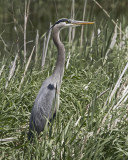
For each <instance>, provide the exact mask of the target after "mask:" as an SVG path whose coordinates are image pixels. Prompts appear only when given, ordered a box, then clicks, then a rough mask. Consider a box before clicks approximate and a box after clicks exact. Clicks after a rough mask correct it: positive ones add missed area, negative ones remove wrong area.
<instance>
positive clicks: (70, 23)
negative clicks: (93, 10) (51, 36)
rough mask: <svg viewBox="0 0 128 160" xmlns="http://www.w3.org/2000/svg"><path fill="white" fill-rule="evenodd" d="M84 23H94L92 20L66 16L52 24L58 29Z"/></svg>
mask: <svg viewBox="0 0 128 160" xmlns="http://www.w3.org/2000/svg"><path fill="white" fill-rule="evenodd" d="M85 24H94V22H87V21H77V20H73V19H67V18H62V19H59V20H58V21H57V22H56V23H55V24H54V25H53V26H52V28H54V27H57V28H59V29H63V28H67V27H77V26H81V25H85Z"/></svg>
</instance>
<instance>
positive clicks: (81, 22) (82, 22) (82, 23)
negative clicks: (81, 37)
mask: <svg viewBox="0 0 128 160" xmlns="http://www.w3.org/2000/svg"><path fill="white" fill-rule="evenodd" d="M94 23H95V22H86V21H75V20H74V21H72V24H73V25H85V24H94Z"/></svg>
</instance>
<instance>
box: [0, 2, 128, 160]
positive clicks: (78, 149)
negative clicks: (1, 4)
mask: <svg viewBox="0 0 128 160" xmlns="http://www.w3.org/2000/svg"><path fill="white" fill-rule="evenodd" d="M93 2H95V3H94V4H95V5H96V6H98V7H100V9H101V11H102V14H104V13H105V15H107V14H108V12H107V13H106V11H105V9H104V8H103V7H102V6H101V5H100V4H99V3H98V2H97V1H93ZM29 3H30V1H27V2H25V6H26V7H25V14H26V15H25V17H26V16H27V19H28V18H29V17H28V16H29V12H28V11H29V5H30V4H29ZM87 5H88V1H86V0H85V1H84V3H83V20H84V18H85V16H86V17H87V16H88V19H89V18H92V17H93V16H94V15H91V11H89V12H87V11H86V9H87V10H88V7H87ZM71 10H72V18H75V17H77V14H76V13H75V12H76V9H75V1H72V5H71ZM88 13H89V14H88ZM81 16H82V15H81ZM107 17H108V19H109V20H110V18H111V17H110V15H109V16H107ZM77 19H78V18H77ZM103 22H104V21H103ZM114 22H116V25H115V26H114V28H115V29H114V30H113V28H109V27H110V26H109V23H107V25H106V22H105V23H102V20H101V23H100V26H98V25H97V24H95V27H94V28H93V27H92V28H91V27H90V28H88V29H86V30H84V28H81V30H80V31H81V32H80V33H77V32H74V31H71V29H70V30H69V36H66V38H65V41H64V44H65V46H66V47H65V49H66V53H67V56H68V58H67V59H66V60H67V64H66V68H67V70H66V71H65V75H64V79H63V83H62V88H61V94H60V108H59V110H58V113H57V116H56V118H55V120H54V121H53V123H51V124H49V125H48V126H47V127H46V128H45V130H44V132H42V133H41V135H40V136H39V137H38V138H36V140H35V143H32V144H30V143H29V142H28V140H27V132H28V124H29V118H30V111H31V108H32V106H33V103H34V100H35V97H36V95H37V93H38V91H39V88H40V86H41V84H42V82H43V80H44V79H45V78H46V77H47V76H48V75H49V72H51V71H50V69H51V68H52V67H53V64H54V62H55V61H56V59H55V58H54V57H51V55H50V54H49V53H51V52H54V48H53V46H52V45H51V43H50V45H49V42H50V36H51V32H49V34H47V35H46V34H44V35H43V40H42V38H40V31H36V34H35V36H34V38H33V39H34V40H32V42H33V41H34V43H31V44H32V45H33V46H31V49H30V48H29V47H28V48H27V45H26V44H28V43H29V42H30V41H31V40H30V41H27V39H26V38H27V32H28V30H27V23H26V22H25V23H24V25H25V26H24V32H26V33H24V34H23V37H22V38H23V44H22V46H23V50H22V46H21V47H20V49H19V50H18V52H14V53H15V56H14V55H13V56H12V57H11V60H8V61H5V60H4V59H5V58H6V56H4V58H3V61H2V62H1V63H0V65H1V66H0V92H1V94H0V101H1V103H0V113H1V116H0V122H1V123H0V130H1V133H0V142H1V144H0V147H1V155H0V156H1V159H51V160H53V159H73V160H78V159H81V160H86V159H90V160H91V159H98V160H100V159H108V160H113V159H116V160H120V159H127V157H128V149H127V148H128V147H127V145H128V144H127V141H128V136H127V130H128V127H127V123H128V118H127V113H128V104H127V102H128V75H127V71H128V62H127V60H128V55H127V47H128V46H127V36H126V35H127V27H126V29H122V28H123V27H122V24H121V25H119V26H120V30H119V29H118V27H117V26H118V24H120V23H121V22H119V20H118V22H117V21H114ZM112 23H113V22H112ZM50 26H51V24H50ZM107 27H108V28H107ZM112 30H113V31H114V32H113V33H112V34H111V33H110V32H109V31H112ZM87 31H88V33H87ZM99 31H100V32H99ZM62 34H65V33H64V32H63V33H62ZM66 34H67V33H66ZM87 34H91V36H90V37H89V39H88V43H86V44H84V43H83V42H84V40H85V38H86V37H85V36H86V35H87ZM1 37H2V35H1ZM1 37H0V39H1V42H2V44H4V46H5V53H8V52H9V51H8V46H7V44H6V41H5V39H3V37H2V38H1ZM104 41H105V42H104ZM69 43H70V44H69ZM68 44H69V45H68ZM85 45H86V47H85ZM42 48H43V49H42ZM85 48H86V50H85ZM42 50H43V51H42ZM55 51H56V50H55ZM11 53H12V52H11ZM47 53H48V54H47ZM85 53H86V54H85ZM34 54H35V55H34ZM52 56H54V53H53V55H52ZM20 57H21V59H20ZM25 57H26V58H25ZM70 57H72V58H70ZM47 59H48V61H50V62H51V63H50V65H49V63H45V62H46V60H47ZM21 60H22V61H23V63H21V62H22V61H21ZM10 64H11V65H10ZM33 64H34V65H33ZM51 64H52V65H51ZM8 65H9V66H10V68H8ZM37 66H38V67H37ZM44 66H45V67H44ZM42 67H43V71H42ZM49 126H51V127H49ZM51 128H52V134H51ZM14 137H15V138H14Z"/></svg>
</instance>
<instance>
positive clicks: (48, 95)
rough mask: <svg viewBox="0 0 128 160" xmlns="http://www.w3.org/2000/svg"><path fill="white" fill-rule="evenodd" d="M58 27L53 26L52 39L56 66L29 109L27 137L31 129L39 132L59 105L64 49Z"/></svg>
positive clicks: (31, 132)
mask: <svg viewBox="0 0 128 160" xmlns="http://www.w3.org/2000/svg"><path fill="white" fill-rule="evenodd" d="M59 30H60V28H58V27H54V28H53V41H54V43H55V45H56V47H57V49H58V56H57V62H56V67H55V69H54V72H53V74H52V75H51V76H50V77H49V78H47V79H46V80H45V81H44V82H43V84H42V86H41V88H40V90H39V93H38V95H37V97H36V100H35V102H34V106H33V108H32V111H31V117H30V124H29V134H28V138H29V139H30V138H32V137H33V131H36V132H37V133H38V134H40V132H41V131H43V130H44V127H45V125H46V122H47V120H49V121H50V120H51V119H52V118H53V116H54V114H55V113H56V109H57V107H59V92H60V87H61V82H62V78H63V74H64V63H65V49H64V45H63V44H62V42H61V41H60V38H59Z"/></svg>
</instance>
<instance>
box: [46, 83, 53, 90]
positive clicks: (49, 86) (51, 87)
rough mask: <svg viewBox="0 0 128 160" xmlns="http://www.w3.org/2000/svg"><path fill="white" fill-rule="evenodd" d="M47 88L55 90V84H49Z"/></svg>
mask: <svg viewBox="0 0 128 160" xmlns="http://www.w3.org/2000/svg"><path fill="white" fill-rule="evenodd" d="M47 88H48V89H50V90H53V89H54V88H55V87H54V85H53V84H49V85H48V86H47Z"/></svg>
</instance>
